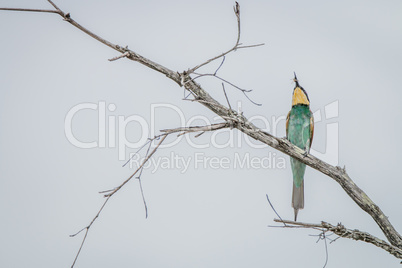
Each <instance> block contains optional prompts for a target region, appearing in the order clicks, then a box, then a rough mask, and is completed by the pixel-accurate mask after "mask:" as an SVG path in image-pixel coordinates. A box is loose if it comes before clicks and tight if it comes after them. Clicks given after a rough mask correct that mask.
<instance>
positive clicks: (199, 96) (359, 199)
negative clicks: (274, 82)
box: [2, 0, 402, 256]
mask: <svg viewBox="0 0 402 268" xmlns="http://www.w3.org/2000/svg"><path fill="white" fill-rule="evenodd" d="M48 1H49V3H51V4H52V5H53V6H54V7H55V9H56V10H57V12H51V13H57V14H59V15H60V16H62V17H63V19H64V20H65V21H67V22H68V23H70V24H71V25H73V26H74V27H76V28H78V29H79V30H81V31H83V32H85V33H86V34H88V35H89V36H91V37H92V38H95V39H96V40H98V41H99V42H101V43H103V44H105V45H107V46H109V47H111V48H112V49H114V50H116V51H118V52H120V53H122V54H125V53H126V52H128V56H126V57H127V58H128V59H130V60H133V61H137V62H139V63H141V64H143V65H145V66H147V67H149V68H151V69H153V70H155V71H158V72H160V73H162V74H164V75H165V76H167V77H168V78H170V79H172V80H173V81H175V82H176V83H177V84H178V85H180V86H184V87H185V89H186V90H188V91H189V92H191V93H192V94H193V95H194V97H195V98H196V101H198V102H200V103H201V104H202V105H204V106H205V107H207V108H208V109H209V110H211V111H213V112H214V113H216V114H217V115H219V116H221V117H222V118H224V119H226V120H229V121H230V122H233V126H234V127H235V128H237V129H238V130H239V131H241V132H243V133H244V134H246V135H248V136H250V137H252V138H254V139H255V140H258V141H260V142H262V143H264V144H267V145H268V146H271V147H272V148H275V149H277V150H279V151H281V152H283V153H284V154H287V155H289V156H291V157H293V158H295V159H297V160H299V161H301V162H302V163H304V164H306V165H308V166H310V167H312V168H314V169H316V170H318V171H320V172H321V173H323V174H325V175H327V176H329V177H331V178H332V179H334V180H335V181H336V182H337V183H339V184H340V186H341V187H342V188H343V189H344V190H345V192H346V193H347V194H348V195H349V196H350V198H352V200H353V201H354V202H355V203H356V204H357V205H358V206H359V207H360V208H361V209H363V210H364V211H365V212H367V213H368V214H369V215H370V216H371V217H372V218H373V219H374V221H375V222H376V223H377V224H378V226H379V227H380V229H381V230H382V232H383V233H384V235H385V236H386V238H387V239H388V241H389V242H390V243H391V244H392V246H394V247H396V248H399V249H402V236H401V235H400V234H399V233H398V232H397V231H396V230H395V228H394V227H393V226H392V224H391V223H390V221H389V220H388V217H387V216H386V215H385V214H384V213H383V212H382V210H381V209H380V208H379V207H378V206H377V205H376V204H375V203H374V202H373V201H372V200H371V199H370V198H369V197H368V196H367V195H366V193H365V192H364V191H363V190H362V189H360V188H359V187H358V186H357V185H356V184H355V183H354V182H353V181H352V179H351V178H350V177H349V175H348V174H347V173H346V170H345V169H342V168H340V167H338V166H332V165H329V164H327V163H326V162H324V161H322V160H320V159H318V158H316V157H314V156H312V155H310V154H308V155H306V156H305V155H304V151H303V150H302V149H300V148H298V147H297V146H294V145H293V144H291V143H290V142H289V141H288V140H287V139H285V138H277V137H275V136H273V135H271V134H269V133H267V132H265V131H262V130H261V129H259V128H257V127H256V126H255V125H253V124H252V123H251V122H250V121H249V120H248V119H247V118H246V117H245V116H244V115H243V114H239V113H237V112H236V111H234V110H232V109H230V108H227V107H225V106H224V105H222V104H221V103H219V102H218V101H216V100H215V99H214V98H212V97H211V96H210V95H209V93H208V92H207V91H205V90H204V89H203V88H202V87H201V86H200V85H199V84H197V83H196V82H195V81H193V80H192V79H191V77H190V75H189V74H191V73H192V72H194V71H195V70H197V69H198V68H200V67H201V66H204V65H206V64H208V63H210V62H212V61H214V60H215V59H218V58H220V57H223V56H225V55H227V54H228V53H230V52H231V51H235V50H236V49H238V48H242V47H241V46H240V47H239V46H238V45H239V40H240V9H239V5H238V3H236V6H235V9H234V10H235V14H236V17H237V21H238V38H237V42H236V45H235V46H234V47H233V48H232V49H230V50H229V51H227V52H225V53H223V54H221V55H218V56H216V57H214V58H211V59H210V60H208V61H206V62H204V63H202V64H200V65H197V66H196V67H194V68H192V69H190V70H189V71H187V72H183V73H178V72H175V71H172V70H170V69H168V68H166V67H164V66H162V65H160V64H158V63H155V62H153V61H151V60H149V59H147V58H145V57H143V56H141V55H139V54H138V53H136V52H134V51H132V50H130V49H128V48H127V47H126V48H123V47H121V46H119V45H115V44H113V43H111V42H109V41H107V40H105V39H103V38H101V37H99V36H98V35H96V34H94V33H92V32H91V31H89V30H88V29H86V28H84V27H83V26H81V25H80V24H78V23H77V22H76V21H74V20H73V19H72V18H71V16H70V14H69V13H64V12H63V11H61V10H60V9H59V8H58V7H57V6H56V5H55V4H54V3H53V2H52V1H50V0H48ZM2 10H5V9H2ZM19 11H34V12H40V11H37V10H22V9H21V10H19ZM43 12H45V11H43ZM245 47H250V46H244V48H245ZM165 137H166V136H165ZM151 154H152V153H151ZM148 159H149V158H148ZM132 176H134V174H133V175H132ZM130 179H131V178H129V179H128V180H127V181H125V182H124V183H123V184H122V185H121V186H119V187H117V188H116V189H114V190H113V191H112V193H110V194H108V195H106V196H107V197H110V196H111V195H113V194H114V193H115V192H117V191H118V190H119V189H120V188H121V187H122V186H123V185H124V184H125V183H127V182H128V181H129V180H130ZM105 203H106V202H105ZM320 228H321V227H320ZM84 229H85V228H84ZM88 229H89V227H88V228H87V231H88ZM363 237H367V236H363ZM375 241H376V240H375ZM385 243H386V242H385ZM373 244H374V243H373ZM394 256H395V255H394ZM397 256H400V255H399V253H398V254H397Z"/></svg>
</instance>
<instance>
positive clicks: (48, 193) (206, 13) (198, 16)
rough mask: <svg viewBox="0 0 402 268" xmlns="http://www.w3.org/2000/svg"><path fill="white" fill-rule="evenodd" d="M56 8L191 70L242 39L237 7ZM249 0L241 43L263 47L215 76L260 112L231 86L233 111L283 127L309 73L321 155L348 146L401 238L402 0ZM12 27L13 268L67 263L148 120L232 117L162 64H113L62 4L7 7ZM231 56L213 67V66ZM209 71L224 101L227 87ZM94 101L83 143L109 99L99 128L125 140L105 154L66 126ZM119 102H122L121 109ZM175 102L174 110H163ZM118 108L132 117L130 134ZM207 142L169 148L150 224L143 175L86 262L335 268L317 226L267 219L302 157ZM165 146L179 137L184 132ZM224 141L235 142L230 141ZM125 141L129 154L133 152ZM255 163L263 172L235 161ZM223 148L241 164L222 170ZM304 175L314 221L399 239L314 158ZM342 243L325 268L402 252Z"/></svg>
mask: <svg viewBox="0 0 402 268" xmlns="http://www.w3.org/2000/svg"><path fill="white" fill-rule="evenodd" d="M55 2H56V3H57V4H59V5H60V7H61V8H62V9H63V10H64V11H66V12H70V13H71V15H72V17H73V18H74V19H75V20H77V21H78V22H79V23H81V24H82V25H84V26H86V27H88V28H89V29H90V30H92V31H94V32H95V33H97V34H99V35H100V36H102V37H104V38H106V39H108V40H110V41H112V42H114V43H117V44H119V45H122V46H125V45H128V46H129V48H131V49H132V50H134V51H136V52H138V53H140V54H142V55H143V56H145V57H148V58H150V59H152V60H154V61H156V62H158V63H160V64H162V65H165V66H166V67H168V68H170V69H173V70H177V71H183V70H186V69H188V68H190V67H193V66H195V65H197V64H199V63H201V62H202V61H204V60H206V59H208V58H210V57H212V56H215V55H217V54H219V53H221V52H223V51H225V50H227V49H228V48H230V47H231V46H232V45H233V43H234V41H235V39H236V20H235V16H234V14H233V9H232V6H233V4H234V1H229V0H225V1H219V2H217V1H211V0H207V1H175V0H173V1H156V0H149V1H94V0H87V1H78V0H70V1H57V0H56V1H55ZM240 5H241V18H242V39H241V42H242V43H244V44H256V43H265V44H266V45H265V46H263V47H258V48H253V49H247V50H239V51H237V52H235V53H233V54H231V55H229V56H228V57H227V58H226V62H225V64H224V66H223V67H222V68H221V70H220V71H219V74H220V75H221V76H222V77H224V78H225V79H228V80H229V81H231V82H233V83H235V84H236V85H239V86H240V87H243V88H250V89H253V92H251V93H250V94H249V96H250V97H251V98H252V99H253V100H255V101H257V102H260V103H262V104H263V105H262V106H261V107H259V106H255V105H253V104H252V103H250V102H249V101H248V100H247V99H246V98H245V97H244V96H243V95H242V94H241V93H240V92H239V91H237V90H236V89H234V88H231V87H230V86H226V91H227V93H228V97H229V99H230V100H231V103H232V105H233V106H234V107H237V106H238V105H237V103H238V102H241V107H242V110H243V112H244V114H245V115H246V116H248V117H252V116H255V118H256V121H255V122H256V124H258V125H259V126H261V127H265V125H264V123H263V122H264V121H262V119H261V118H265V119H266V122H268V123H269V124H270V127H269V130H270V131H271V132H273V134H275V135H278V136H284V135H285V123H284V121H283V116H285V115H286V113H287V112H288V111H289V109H290V105H291V93H292V90H293V87H294V85H293V83H292V80H291V79H292V77H293V71H296V73H297V75H298V78H299V80H300V84H301V85H302V86H303V87H304V88H305V90H306V91H307V92H308V93H309V97H310V100H311V108H312V110H313V111H315V112H316V111H317V112H319V113H320V115H321V117H322V120H321V121H320V122H317V123H316V129H315V137H314V143H313V146H312V148H313V149H314V150H315V152H316V155H317V156H318V155H319V154H325V152H326V148H327V149H328V148H336V150H335V151H333V149H331V150H332V151H331V154H332V156H328V155H327V157H329V158H330V159H332V160H333V156H336V155H338V163H339V165H341V166H342V167H343V166H344V165H346V169H347V171H348V173H349V175H350V176H351V178H352V179H353V180H354V181H355V182H356V184H357V185H359V186H360V187H361V188H362V189H363V190H364V191H365V192H366V193H367V194H368V195H369V196H370V197H371V198H372V200H373V201H374V202H376V203H377V205H379V206H380V208H381V209H382V210H383V211H384V213H385V214H386V215H387V216H389V219H390V221H391V223H393V225H394V227H395V228H396V229H397V230H399V231H400V232H402V214H401V209H402V198H401V194H400V189H401V188H402V181H401V180H400V178H399V177H400V176H399V174H398V170H399V168H398V167H399V165H400V160H401V159H402V145H401V144H400V143H399V142H398V140H399V135H398V133H401V131H402V128H401V126H400V124H399V122H400V118H401V116H402V109H401V108H400V99H401V97H402V93H401V90H400V77H401V75H402V68H401V66H400V63H401V62H402V53H401V47H402V17H401V16H400V14H401V12H402V2H401V1H397V0H395V1H382V2H381V3H380V2H377V1H355V0H352V1H336V2H332V3H328V2H326V1H302V2H301V1H248V2H240ZM0 6H1V7H29V8H50V5H49V4H48V3H47V1H45V0H42V1H39V0H35V1H17V0H0ZM0 33H1V37H2V42H1V49H0V59H1V63H0V85H1V98H0V125H1V131H0V171H1V174H2V175H1V180H0V189H1V190H2V194H1V195H0V211H1V213H2V220H1V221H0V228H1V230H3V234H2V239H1V240H0V266H1V267H28V266H29V267H70V266H71V263H72V261H73V259H74V256H75V254H76V251H77V250H78V248H79V245H80V243H81V239H82V235H81V236H78V237H76V238H70V237H69V235H70V234H73V233H75V232H77V231H78V230H80V229H81V228H83V227H85V226H86V225H87V224H88V223H89V222H90V221H91V220H92V218H93V217H94V216H95V214H96V212H97V211H98V210H99V208H100V206H101V205H102V203H103V200H104V199H103V198H102V196H101V195H99V194H98V192H99V191H102V190H107V189H110V188H113V187H115V186H117V185H119V184H120V183H121V182H122V181H123V180H125V179H126V178H127V177H128V176H129V175H130V174H131V172H132V169H130V167H128V166H127V167H125V168H122V167H121V166H122V165H123V163H124V161H123V160H119V151H120V152H121V150H119V148H118V146H117V145H118V144H119V143H120V144H121V142H122V141H124V140H123V137H124V138H126V139H128V140H130V141H131V142H136V141H140V139H141V138H143V137H144V136H143V132H144V131H145V133H146V134H149V133H148V132H147V131H146V128H149V129H151V128H153V129H156V130H159V129H163V128H175V127H179V126H180V125H181V124H182V122H181V120H180V114H183V115H184V120H185V122H184V123H186V124H187V123H189V122H190V123H191V121H190V120H194V121H193V122H192V124H194V125H196V124H202V123H203V118H202V116H205V118H207V119H208V120H209V121H211V122H216V121H218V120H216V119H215V115H214V114H212V113H211V112H210V111H208V110H207V109H206V108H204V107H203V106H201V105H199V104H196V103H193V102H186V101H183V100H182V97H183V89H182V88H180V87H178V86H177V85H176V84H175V83H172V82H171V81H170V80H168V79H167V78H166V77H164V76H163V75H161V74H159V73H157V72H155V71H153V70H151V69H148V68H146V67H144V66H142V65H140V64H138V63H135V62H131V61H128V60H124V59H123V60H119V61H115V62H109V61H108V60H107V59H109V58H112V57H115V56H117V53H116V52H114V51H113V50H111V49H110V48H108V47H106V46H104V45H102V44H100V43H98V42H97V41H95V40H93V39H91V38H90V37H89V36H87V35H85V34H83V33H82V32H80V31H79V30H77V29H76V28H74V27H72V26H71V25H69V24H68V23H66V22H64V21H62V19H61V18H60V17H59V16H57V15H54V14H37V13H18V12H4V11H1V12H0ZM218 65H219V62H216V63H214V64H211V65H210V66H209V67H206V68H204V69H203V70H202V71H203V72H213V71H214V69H215V68H216V67H217V66H218ZM199 82H200V83H201V84H202V86H204V88H205V89H206V90H208V91H209V92H210V93H211V95H213V96H214V97H215V98H216V99H218V100H219V101H221V102H223V103H224V102H225V98H224V95H223V93H222V89H221V85H220V81H216V80H213V79H210V78H202V79H200V80H199ZM82 103H86V104H88V103H92V105H95V107H97V110H96V111H94V110H90V109H86V110H83V111H79V112H77V113H76V114H75V116H74V117H73V121H72V132H73V134H74V136H75V137H76V138H77V139H78V140H80V141H84V142H92V141H98V142H99V139H98V136H99V133H98V125H99V124H98V111H99V110H100V107H101V106H102V105H103V104H104V105H105V107H106V111H105V115H106V116H105V120H106V121H105V120H102V118H101V120H100V121H101V122H106V123H105V124H106V126H107V127H110V126H112V125H113V124H112V122H113V120H115V125H116V128H115V139H112V140H114V142H115V143H116V146H113V142H112V143H110V142H109V138H110V135H106V143H105V148H92V149H82V148H78V147H76V146H74V145H73V144H72V143H71V142H70V140H69V139H68V138H67V137H66V135H65V119H66V116H67V115H68V113H69V111H70V110H71V109H72V108H73V107H77V105H79V104H82ZM333 103H337V106H336V107H337V111H338V113H337V114H336V115H335V117H333V118H327V117H328V112H329V111H326V109H327V110H328V108H326V107H328V105H330V104H333ZM110 104H111V105H112V106H114V107H115V109H111V110H108V109H107V108H108V107H112V106H109V105H110ZM166 104H168V105H170V107H165V108H160V107H159V108H155V107H158V106H157V105H165V106H166ZM332 107H334V106H332ZM112 108H113V107H112ZM152 108H154V111H155V120H152ZM331 109H332V108H331ZM331 111H332V112H334V111H333V110H331ZM130 116H133V117H130ZM119 118H120V119H121V120H128V118H131V119H133V120H134V119H135V122H131V123H129V124H127V126H126V127H125V126H124V125H123V121H119ZM205 118H204V119H205ZM316 119H317V118H316ZM275 121H277V123H275ZM141 122H142V123H143V125H142V126H143V128H141ZM144 122H145V123H144ZM144 124H145V125H146V127H145V129H144ZM274 126H275V130H274V129H273V127H274ZM329 126H332V127H337V129H338V130H337V131H336V128H332V127H330V128H328V127H329ZM112 130H113V128H112ZM334 131H335V132H334ZM124 134H125V135H124ZM193 136H194V135H192V136H191V138H190V140H186V139H185V138H182V140H181V141H180V142H179V143H177V144H176V145H174V146H171V147H169V148H164V149H161V150H160V151H158V152H157V154H156V155H155V156H156V157H155V161H158V160H159V161H160V162H159V164H161V163H162V162H163V161H164V163H165V164H164V166H163V167H161V166H158V168H156V172H153V170H154V169H155V166H150V167H149V168H148V169H146V170H144V173H143V177H142V179H143V187H144V192H145V196H146V200H147V203H148V209H149V218H148V219H145V213H144V207H143V204H142V199H141V195H140V191H139V186H138V182H137V181H131V182H130V183H129V184H128V185H126V186H125V188H124V189H123V190H121V192H119V193H118V194H116V195H115V196H114V197H113V198H112V199H111V200H110V201H109V203H108V205H107V207H106V208H105V210H104V211H103V213H102V215H101V217H100V218H99V219H98V220H97V221H96V223H95V224H94V225H93V227H92V228H91V231H90V233H89V235H88V239H87V242H86V244H85V246H84V248H83V251H82V253H81V256H80V258H79V260H78V262H77V265H76V267H133V266H135V267H296V266H299V267H300V266H301V267H322V266H323V265H324V263H325V248H324V243H323V241H320V242H319V243H316V240H317V237H314V236H310V235H316V234H318V233H317V232H314V231H312V230H289V229H282V228H270V227H268V225H274V222H273V219H274V218H276V215H275V213H274V212H273V211H272V209H271V208H270V207H269V205H268V203H267V201H266V198H265V194H269V196H270V199H271V201H272V202H273V204H274V206H275V208H276V210H277V211H278V212H279V213H280V215H281V217H283V218H286V219H292V218H293V210H292V208H291V206H290V200H291V189H292V175H291V170H290V165H289V159H288V157H287V156H286V155H283V154H282V153H279V152H277V151H275V150H274V149H271V148H268V147H264V148H255V147H256V146H254V145H250V144H248V143H247V141H246V140H245V139H244V137H242V136H241V135H240V134H239V133H238V132H236V131H233V132H232V133H231V134H230V133H228V132H227V131H226V132H224V133H221V134H218V135H212V134H209V133H206V134H204V135H202V136H201V137H200V138H198V139H195V138H194V137H193ZM168 139H169V140H168V141H169V142H170V143H173V142H174V137H173V136H172V137H169V138H168ZM228 141H233V142H232V143H230V144H229V145H227V146H225V143H227V142H228ZM193 143H196V144H197V145H194V144H193ZM212 143H214V145H211V146H209V147H208V148H201V147H202V145H203V144H204V145H205V144H212ZM334 144H335V145H334ZM333 145H334V146H335V147H334V146H333ZM331 146H332V147H331ZM220 147H224V148H220ZM120 149H121V148H120ZM124 149H125V152H126V154H123V156H125V158H127V157H128V154H129V153H130V152H135V151H136V150H135V149H130V148H124ZM142 153H144V151H143V152H142ZM313 154H314V153H313ZM247 157H248V159H255V161H259V160H261V161H263V163H262V164H264V163H265V166H258V165H257V166H243V167H241V166H239V162H238V161H239V159H241V160H242V161H247V160H244V159H247ZM324 157H325V155H324ZM331 157H332V158H331ZM212 158H213V159H218V160H219V161H220V160H222V159H226V160H224V161H228V164H227V165H226V164H224V165H223V166H222V167H221V168H216V165H215V164H213V163H211V162H210V161H211V159H212ZM174 159H184V160H185V161H189V162H188V163H189V166H188V168H186V169H185V168H184V167H183V166H177V165H176V166H175V165H174V164H175V163H176V162H174ZM206 159H209V160H206ZM332 160H331V161H332ZM236 161H237V162H236ZM250 161H251V160H250ZM264 161H265V162H264ZM335 162H336V157H335ZM154 163H155V164H156V163H157V162H154ZM305 180H306V182H305V191H306V192H305V194H306V203H305V209H304V210H302V211H300V212H299V220H300V221H303V222H312V223H314V222H320V221H321V220H324V221H328V222H331V223H333V224H336V223H338V222H342V223H343V224H344V225H345V226H347V227H348V228H352V229H355V228H356V229H360V230H362V231H366V232H370V233H371V234H373V235H376V236H378V237H380V238H382V239H385V238H384V236H383V234H382V233H381V231H380V230H379V228H378V227H377V225H376V224H375V222H374V221H373V220H372V219H371V218H370V217H369V216H368V215H367V214H366V213H364V212H363V211H361V210H360V209H359V207H358V206H357V205H356V204H355V203H354V202H353V201H352V200H351V199H350V198H349V197H348V196H347V195H346V194H345V193H344V191H343V190H342V189H341V187H340V186H339V185H338V184H337V183H335V182H334V181H333V180H332V179H330V178H329V177H326V176H325V175H323V174H321V173H319V172H317V171H315V170H312V169H311V168H307V171H306V175H305ZM328 253H329V260H328V265H327V267H399V266H400V264H399V261H398V260H397V259H395V258H394V257H393V256H391V255H389V254H388V253H386V252H384V251H382V250H380V249H377V248H375V247H374V246H371V245H368V244H365V243H362V242H355V241H352V240H342V239H339V240H337V241H336V242H335V243H332V244H330V245H329V246H328Z"/></svg>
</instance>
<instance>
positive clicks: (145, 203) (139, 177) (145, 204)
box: [137, 141, 152, 219]
mask: <svg viewBox="0 0 402 268" xmlns="http://www.w3.org/2000/svg"><path fill="white" fill-rule="evenodd" d="M151 145H152V141H151V142H150V143H149V146H148V149H147V152H146V154H145V157H147V156H148V154H149V150H150V149H151ZM143 170H144V165H142V167H141V170H140V174H139V175H138V176H137V179H138V183H139V185H140V190H141V196H142V201H143V203H144V208H145V219H147V218H148V206H147V202H146V201H145V195H144V190H143V189H142V181H141V175H142V171H143Z"/></svg>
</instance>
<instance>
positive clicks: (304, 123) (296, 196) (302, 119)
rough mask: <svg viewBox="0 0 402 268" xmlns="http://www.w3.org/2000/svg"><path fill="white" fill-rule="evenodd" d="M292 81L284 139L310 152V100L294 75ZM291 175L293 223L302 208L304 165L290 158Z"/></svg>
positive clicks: (312, 132)
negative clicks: (290, 106)
mask: <svg viewBox="0 0 402 268" xmlns="http://www.w3.org/2000/svg"><path fill="white" fill-rule="evenodd" d="M293 81H294V82H295V83H296V86H295V88H294V90H293V98H292V109H291V110H290V112H289V113H288V116H287V118H286V138H287V139H288V140H289V141H290V142H291V143H292V144H294V145H296V146H297V147H299V148H301V149H303V150H305V155H307V153H309V152H310V147H311V143H312V142H313V135H314V118H313V113H312V112H311V110H310V100H309V98H308V95H307V92H306V91H305V90H304V89H303V88H302V87H301V86H300V85H299V81H298V80H297V77H296V73H295V78H294V79H293ZM290 166H291V167H292V173H293V192H292V207H293V209H294V212H295V221H296V220H297V213H298V212H299V209H302V208H304V172H305V171H306V165H305V164H303V163H302V162H300V161H298V160H296V159H293V157H291V158H290Z"/></svg>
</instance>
